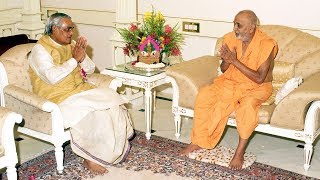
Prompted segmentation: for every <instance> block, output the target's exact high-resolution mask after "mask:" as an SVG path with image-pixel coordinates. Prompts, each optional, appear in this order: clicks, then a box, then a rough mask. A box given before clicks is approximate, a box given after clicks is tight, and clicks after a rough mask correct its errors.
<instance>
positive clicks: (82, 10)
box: [7, 0, 320, 70]
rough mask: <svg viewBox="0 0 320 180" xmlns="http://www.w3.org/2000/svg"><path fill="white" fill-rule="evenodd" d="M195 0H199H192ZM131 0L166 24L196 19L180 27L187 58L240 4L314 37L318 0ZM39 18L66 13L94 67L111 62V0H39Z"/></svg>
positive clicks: (319, 27) (228, 26)
mask: <svg viewBox="0 0 320 180" xmlns="http://www.w3.org/2000/svg"><path fill="white" fill-rule="evenodd" d="M198 2H201V3H198ZM302 2H303V1H301V0H281V1H279V0H270V1H252V0H232V1H231V0H225V1H218V0H201V1H193V0H192V1H191V0H137V9H138V14H139V18H141V15H142V14H143V13H144V12H146V11H150V10H151V8H152V6H153V7H154V8H155V9H156V10H160V11H161V12H162V13H163V14H164V15H165V17H166V19H167V22H168V23H169V24H172V25H173V24H176V23H178V24H179V25H180V27H181V23H182V21H190V22H198V23H200V33H184V34H185V45H184V46H183V51H182V55H183V58H184V59H185V60H189V59H191V58H194V57H198V56H201V55H206V54H212V53H213V47H214V46H215V40H216V38H217V37H220V36H222V35H223V34H225V33H226V32H228V31H231V30H232V26H233V24H232V21H233V17H234V15H235V14H236V13H237V12H238V11H239V10H242V9H252V10H254V11H255V12H256V14H257V15H258V17H259V18H260V22H261V24H281V25H286V26H291V27H295V28H299V29H301V30H303V31H306V32H309V33H311V34H314V35H316V36H319V37H320V21H318V20H317V19H318V17H320V12H319V11H318V10H317V9H318V7H319V5H320V1H317V0H309V1H304V2H303V3H302ZM21 3H23V1H22V0H10V1H7V4H8V5H10V7H17V6H19V4H21ZM41 8H42V9H41V10H42V12H43V18H42V19H43V20H46V18H47V13H52V12H54V11H60V12H66V13H68V14H70V15H71V16H72V18H73V21H74V22H75V23H76V24H77V34H81V35H84V36H86V37H88V41H89V43H90V48H89V52H88V53H89V55H90V56H91V57H92V59H93V60H94V61H95V62H96V63H97V67H98V70H101V69H103V68H105V67H108V66H111V65H112V61H111V60H112V53H111V52H112V51H113V49H112V45H111V42H110V39H111V38H112V37H113V34H114V33H117V32H116V31H115V29H114V24H115V23H114V22H115V9H116V0H91V1H80V0H68V1H65V0H55V1H51V0H41Z"/></svg>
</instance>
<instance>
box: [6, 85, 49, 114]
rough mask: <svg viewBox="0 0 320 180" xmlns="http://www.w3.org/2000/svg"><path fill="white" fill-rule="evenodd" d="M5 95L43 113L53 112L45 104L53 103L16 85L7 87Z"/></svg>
mask: <svg viewBox="0 0 320 180" xmlns="http://www.w3.org/2000/svg"><path fill="white" fill-rule="evenodd" d="M3 93H4V95H5V96H11V97H13V98H15V99H17V100H18V101H20V102H23V103H26V104H28V105H31V106H34V107H36V108H38V109H41V110H42V111H47V112H51V110H50V109H47V108H45V107H46V106H45V104H46V103H52V102H50V101H48V100H47V99H45V98H43V97H40V96H38V95H36V94H34V93H32V92H29V91H27V90H25V89H22V88H20V87H17V86H14V85H7V86H6V87H4V89H3ZM5 99H6V98H5ZM6 103H7V102H6Z"/></svg>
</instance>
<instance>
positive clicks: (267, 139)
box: [17, 99, 320, 178]
mask: <svg viewBox="0 0 320 180" xmlns="http://www.w3.org/2000/svg"><path fill="white" fill-rule="evenodd" d="M170 108H171V101H167V100H162V99H157V101H156V110H155V112H154V120H153V124H152V129H153V130H155V131H156V132H155V133H153V135H158V136H162V137H166V138H170V139H174V140H176V138H175V136H174V129H175V127H174V122H173V115H172V113H171V109H170ZM140 109H143V106H142V105H141V106H140V105H136V106H134V107H133V108H132V109H130V112H131V116H132V119H133V123H134V127H135V129H136V130H139V131H145V121H144V112H141V111H139V110H140ZM192 124H193V121H192V119H183V120H182V129H181V137H180V138H179V139H178V141H181V142H185V143H190V137H189V135H190V131H191V128H192ZM19 136H21V135H19ZM22 137H23V138H24V140H22V141H19V142H17V148H18V154H19V159H20V162H25V161H26V160H28V159H31V158H33V157H35V156H38V155H39V154H41V153H44V152H46V151H49V150H52V149H53V146H51V145H48V144H46V143H43V142H40V141H38V140H34V139H32V138H29V137H25V136H22ZM151 138H152V136H151ZM237 142H238V135H237V132H236V129H235V128H232V127H228V128H227V129H226V133H225V134H224V136H223V138H222V140H221V142H220V144H221V145H223V146H226V147H236V145H237ZM298 145H303V142H297V141H292V140H288V139H283V138H279V137H275V136H270V135H265V134H261V133H255V134H254V136H253V138H252V139H251V140H250V143H249V146H248V148H247V151H250V152H252V153H254V154H255V155H256V156H257V161H258V162H261V163H264V164H269V165H272V166H275V167H279V168H283V169H286V170H289V171H294V172H297V173H300V174H304V175H307V176H310V177H316V178H320V142H319V140H318V141H317V142H316V143H315V147H314V154H313V158H312V162H311V167H310V169H309V171H307V172H305V171H304V169H303V148H299V147H297V146H298Z"/></svg>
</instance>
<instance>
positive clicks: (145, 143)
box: [2, 131, 313, 180]
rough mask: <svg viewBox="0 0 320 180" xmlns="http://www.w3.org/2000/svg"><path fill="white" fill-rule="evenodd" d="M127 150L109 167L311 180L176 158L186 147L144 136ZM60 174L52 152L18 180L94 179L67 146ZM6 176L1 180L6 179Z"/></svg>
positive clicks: (261, 167)
mask: <svg viewBox="0 0 320 180" xmlns="http://www.w3.org/2000/svg"><path fill="white" fill-rule="evenodd" d="M131 145H132V147H131V150H130V153H129V154H128V156H127V158H126V160H125V161H124V162H122V163H119V164H116V165H113V167H115V168H123V169H125V170H130V171H145V170H148V171H151V172H153V173H160V174H165V175H167V176H170V174H172V173H174V174H175V175H177V176H181V177H189V178H193V179H299V180H300V179H313V178H310V177H307V176H304V175H301V174H297V173H294V172H290V171H287V170H283V169H280V168H276V167H271V166H269V165H265V164H261V163H257V162H254V163H253V164H252V165H251V166H249V167H247V168H245V169H242V170H241V171H233V170H231V169H229V168H227V167H224V166H220V165H217V164H210V163H206V162H201V161H197V160H194V159H190V158H188V157H182V156H179V155H178V151H179V150H180V149H182V148H184V147H186V145H187V144H185V143H181V142H177V141H174V140H169V139H166V138H162V137H159V136H152V137H151V139H150V140H146V138H145V135H144V133H142V132H137V131H136V136H135V137H134V139H133V140H132V141H131ZM64 149H65V159H64V165H65V169H64V173H63V174H62V175H59V174H57V172H56V162H55V157H54V151H50V152H48V153H45V154H43V155H41V156H39V157H37V158H35V159H32V160H30V161H27V162H25V163H23V164H21V165H20V166H19V167H18V176H19V179H22V180H26V179H29V178H30V177H31V176H32V175H34V177H35V179H68V180H69V179H86V178H93V177H95V176H96V175H95V174H92V173H90V172H89V171H87V170H86V169H85V168H84V167H83V166H82V161H83V160H82V159H81V158H80V157H78V156H77V155H75V154H74V153H72V150H71V148H70V145H67V146H66V147H65V148H64ZM6 178H7V177H6V175H5V174H4V175H3V176H2V179H6ZM151 179H152V178H151Z"/></svg>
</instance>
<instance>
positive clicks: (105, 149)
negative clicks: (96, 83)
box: [59, 88, 133, 166]
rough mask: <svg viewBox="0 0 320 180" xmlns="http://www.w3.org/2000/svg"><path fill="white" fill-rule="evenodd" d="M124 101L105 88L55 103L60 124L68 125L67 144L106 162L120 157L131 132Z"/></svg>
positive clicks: (92, 158) (80, 153)
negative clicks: (69, 141)
mask: <svg viewBox="0 0 320 180" xmlns="http://www.w3.org/2000/svg"><path fill="white" fill-rule="evenodd" d="M124 103H125V101H124V100H123V99H122V98H121V96H120V95H119V94H118V93H117V92H115V91H114V90H112V89H109V88H96V89H91V90H88V91H84V92H81V93H78V94H75V95H73V96H70V97H68V98H67V99H66V100H64V101H63V102H61V103H60V104H59V107H60V109H61V113H62V116H63V118H64V120H65V121H64V125H65V127H66V128H68V127H70V131H71V148H72V150H73V151H74V153H76V154H77V155H79V156H81V157H83V158H85V159H88V160H91V161H93V162H96V163H98V164H100V165H103V166H107V165H109V164H115V163H118V162H120V161H122V160H123V159H124V158H125V157H126V155H127V153H128V152H129V149H130V144H129V141H128V139H129V138H131V137H132V136H133V128H132V122H131V118H130V116H129V113H128V111H127V109H126V108H125V107H124V105H123V104H124Z"/></svg>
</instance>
